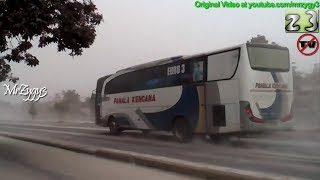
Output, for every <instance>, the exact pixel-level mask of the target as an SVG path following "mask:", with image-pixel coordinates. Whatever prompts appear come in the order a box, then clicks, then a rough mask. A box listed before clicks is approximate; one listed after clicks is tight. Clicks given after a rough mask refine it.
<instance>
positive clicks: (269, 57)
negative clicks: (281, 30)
mask: <svg viewBox="0 0 320 180" xmlns="http://www.w3.org/2000/svg"><path fill="white" fill-rule="evenodd" d="M248 55H249V60H250V64H251V68H252V69H254V70H260V71H283V72H286V71H289V68H290V62H289V61H290V59H289V51H288V49H287V48H281V47H279V48H276V47H259V46H248Z"/></svg>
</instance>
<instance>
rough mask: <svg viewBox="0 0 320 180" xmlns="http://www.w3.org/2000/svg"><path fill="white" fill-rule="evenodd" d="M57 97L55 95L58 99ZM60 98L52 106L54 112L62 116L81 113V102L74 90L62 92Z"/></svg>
mask: <svg viewBox="0 0 320 180" xmlns="http://www.w3.org/2000/svg"><path fill="white" fill-rule="evenodd" d="M58 96H59V95H56V97H58ZM60 97H62V98H59V99H58V98H57V100H58V101H56V102H55V104H54V110H55V111H56V112H57V113H58V114H59V115H60V117H62V116H64V115H65V114H66V113H69V114H80V113H81V104H82V102H81V100H80V95H79V94H78V93H77V92H76V90H67V91H62V93H61V96H60Z"/></svg>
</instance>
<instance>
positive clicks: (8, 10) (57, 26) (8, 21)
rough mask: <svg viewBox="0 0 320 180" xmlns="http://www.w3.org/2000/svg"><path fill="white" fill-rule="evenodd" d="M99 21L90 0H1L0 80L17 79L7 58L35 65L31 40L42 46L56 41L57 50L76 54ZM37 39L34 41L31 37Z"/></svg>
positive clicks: (88, 41)
mask: <svg viewBox="0 0 320 180" xmlns="http://www.w3.org/2000/svg"><path fill="white" fill-rule="evenodd" d="M101 21H102V15H101V14H99V13H98V12H97V8H96V6H95V4H93V2H92V1H91V0H5V1H0V53H1V54H4V55H2V56H0V82H1V81H4V80H9V81H13V82H15V81H17V80H18V79H17V78H13V77H12V76H10V75H9V73H10V72H11V68H10V65H9V64H8V63H9V62H17V63H20V62H22V61H23V62H25V63H26V64H27V65H28V66H37V65H38V64H39V60H38V59H37V57H35V56H33V55H32V54H30V53H29V52H28V50H30V49H31V48H32V47H33V45H34V44H37V46H38V47H40V48H42V47H45V46H47V45H49V44H52V43H54V44H57V48H58V52H60V51H66V50H70V53H69V55H71V56H78V55H81V54H82V52H83V48H89V47H90V46H91V45H92V43H93V42H94V40H95V37H96V30H95V28H96V26H97V25H99V24H100V23H101ZM35 37H37V39H39V41H38V43H34V41H33V40H34V38H35Z"/></svg>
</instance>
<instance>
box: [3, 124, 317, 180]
mask: <svg viewBox="0 0 320 180" xmlns="http://www.w3.org/2000/svg"><path fill="white" fill-rule="evenodd" d="M0 131H2V132H10V133H17V134H20V135H21V134H25V135H32V136H38V137H47V138H53V139H57V140H64V141H69V142H75V143H80V144H85V145H94V146H99V147H107V148H114V149H119V150H127V151H133V152H139V153H145V154H151V155H159V156H166V157H170V158H175V159H182V160H187V161H192V162H201V163H207V164H213V165H218V166H224V167H231V168H236V169H242V170H249V171H256V172H262V173H267V174H275V175H281V176H290V177H296V178H303V179H319V178H320V171H319V170H320V151H319V149H320V142H319V139H320V131H318V130H301V131H293V132H274V133H268V134H258V135H252V136H250V137H245V138H240V140H239V139H237V138H231V139H230V138H229V139H225V140H222V141H219V142H212V141H206V140H204V139H203V138H201V137H195V138H194V140H193V141H192V142H190V143H184V144H182V143H177V142H175V141H174V140H173V138H172V137H171V136H170V135H166V134H159V133H151V134H147V135H146V134H142V133H140V132H138V131H131V132H124V133H122V134H121V135H120V136H112V135H108V132H107V130H106V129H104V128H100V127H97V126H95V125H94V124H91V123H53V122H51V123H46V122H23V121H22V122H11V121H1V122H0Z"/></svg>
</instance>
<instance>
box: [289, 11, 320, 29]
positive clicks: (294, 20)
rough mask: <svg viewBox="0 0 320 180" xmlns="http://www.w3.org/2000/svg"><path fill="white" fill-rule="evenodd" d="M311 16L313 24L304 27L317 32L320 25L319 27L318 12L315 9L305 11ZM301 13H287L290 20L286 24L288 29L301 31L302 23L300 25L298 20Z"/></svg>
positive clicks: (310, 19)
mask: <svg viewBox="0 0 320 180" xmlns="http://www.w3.org/2000/svg"><path fill="white" fill-rule="evenodd" d="M305 14H307V15H308V16H309V22H310V24H311V26H307V27H305V28H304V30H305V31H307V32H315V31H316V30H317V29H318V27H319V22H318V17H317V15H318V14H317V12H316V11H314V10H308V11H306V12H305ZM300 18H301V17H300V15H299V14H288V15H286V21H290V22H289V23H288V24H287V25H286V31H289V32H290V31H299V30H300V25H298V21H299V20H300Z"/></svg>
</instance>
